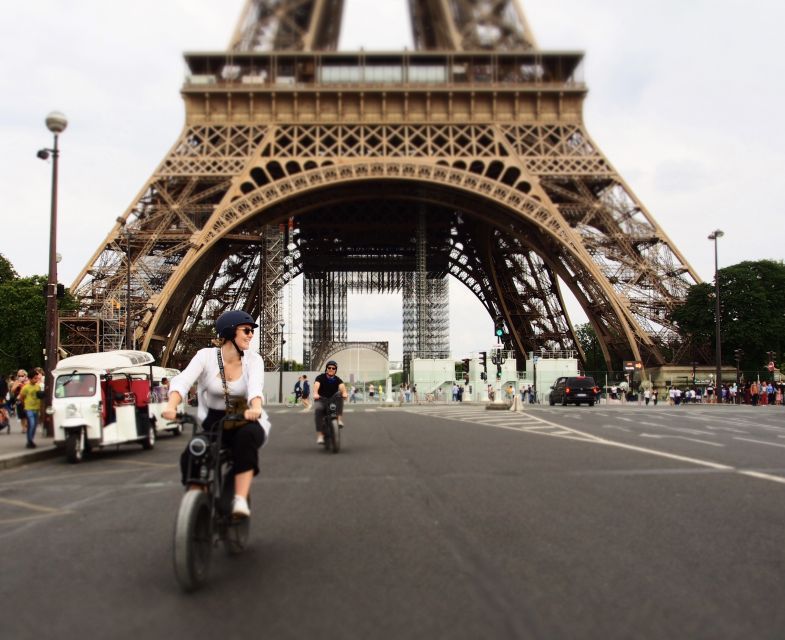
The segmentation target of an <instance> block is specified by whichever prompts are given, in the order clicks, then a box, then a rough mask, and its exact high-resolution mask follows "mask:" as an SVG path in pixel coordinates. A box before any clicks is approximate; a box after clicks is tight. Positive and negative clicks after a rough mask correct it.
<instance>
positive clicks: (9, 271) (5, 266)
mask: <svg viewBox="0 0 785 640" xmlns="http://www.w3.org/2000/svg"><path fill="white" fill-rule="evenodd" d="M18 277H19V274H18V273H17V272H16V269H14V266H13V265H12V264H11V263H10V262H9V260H8V258H6V257H5V256H4V255H3V254H2V253H0V284H3V283H5V282H9V281H11V280H15V279H16V278H18Z"/></svg>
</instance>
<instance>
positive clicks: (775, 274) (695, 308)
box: [673, 260, 785, 369]
mask: <svg viewBox="0 0 785 640" xmlns="http://www.w3.org/2000/svg"><path fill="white" fill-rule="evenodd" d="M718 277H719V285H720V321H721V325H722V326H721V335H722V360H723V363H725V364H734V363H735V360H734V358H733V351H734V349H743V350H744V357H743V359H742V362H741V365H742V367H743V368H746V369H751V368H755V369H758V368H762V367H764V366H765V364H766V363H767V362H768V356H767V355H766V352H767V351H774V352H775V354H776V355H775V361H779V358H780V357H781V356H782V352H783V346H785V345H784V344H783V342H785V264H783V263H782V262H778V261H774V260H758V261H754V262H741V263H739V264H736V265H733V266H730V267H726V268H724V269H720V271H719V273H718ZM673 320H674V321H675V322H676V324H677V325H678V327H679V328H680V330H681V331H682V332H683V334H684V335H686V336H691V337H692V338H693V339H694V340H695V341H696V343H697V344H704V345H708V346H710V347H711V345H713V344H714V338H715V322H716V318H715V298H714V286H713V285H712V284H705V283H704V284H699V285H695V286H693V287H691V288H690V291H689V293H688V295H687V300H686V301H685V303H684V305H682V306H681V307H679V308H678V309H676V310H675V311H674V312H673Z"/></svg>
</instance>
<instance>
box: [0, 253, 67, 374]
mask: <svg viewBox="0 0 785 640" xmlns="http://www.w3.org/2000/svg"><path fill="white" fill-rule="evenodd" d="M47 280H48V278H47V277H46V276H32V277H29V278H20V277H19V276H18V275H17V273H16V270H15V269H14V267H13V266H12V265H11V263H10V262H9V261H8V260H6V259H5V258H4V257H3V256H0V373H1V374H6V373H8V372H9V371H11V370H12V369H17V368H20V367H23V368H25V369H30V368H32V367H42V366H43V365H44V344H45V340H46V298H45V297H44V290H45V288H46V283H47ZM76 306H77V305H76V300H75V299H74V297H73V296H71V294H70V293H67V294H66V295H65V297H64V298H63V299H62V300H59V301H58V307H59V308H60V309H75V308H76Z"/></svg>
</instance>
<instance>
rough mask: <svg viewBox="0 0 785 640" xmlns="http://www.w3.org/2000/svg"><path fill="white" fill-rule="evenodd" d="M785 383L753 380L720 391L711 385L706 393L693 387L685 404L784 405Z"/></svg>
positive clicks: (722, 387) (684, 399) (688, 392)
mask: <svg viewBox="0 0 785 640" xmlns="http://www.w3.org/2000/svg"><path fill="white" fill-rule="evenodd" d="M784 394H785V383H782V382H772V381H770V380H769V381H766V380H760V381H759V380H752V381H750V382H744V383H740V384H736V383H735V382H734V383H732V384H723V385H721V386H720V388H719V389H718V390H715V388H714V387H713V386H711V385H709V386H707V387H706V389H705V390H704V391H702V390H701V389H700V387H693V388H690V389H687V390H686V391H684V392H681V391H680V395H681V396H683V400H682V401H683V402H687V403H691V402H700V403H710V404H717V403H720V404H749V405H752V406H754V407H755V406H768V405H783V395H784Z"/></svg>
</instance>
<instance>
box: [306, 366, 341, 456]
mask: <svg viewBox="0 0 785 640" xmlns="http://www.w3.org/2000/svg"><path fill="white" fill-rule="evenodd" d="M337 373H338V363H337V362H336V361H335V360H330V361H329V362H328V363H327V365H326V366H325V371H324V373H321V374H319V375H318V376H316V380H314V383H313V399H314V419H315V421H316V433H317V436H316V444H324V433H323V432H322V428H323V424H324V414H325V412H326V410H327V409H326V407H325V406H324V402H318V400H321V399H326V398H330V397H332V396H333V395H334V394H335V393H337V392H338V391H340V392H341V398H340V399H339V401H338V425H339V426H340V427H343V400H344V399H346V398H348V397H349V394H348V393H347V391H346V385H345V384H344V383H343V380H341V379H340V378H339V377H338V375H337Z"/></svg>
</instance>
